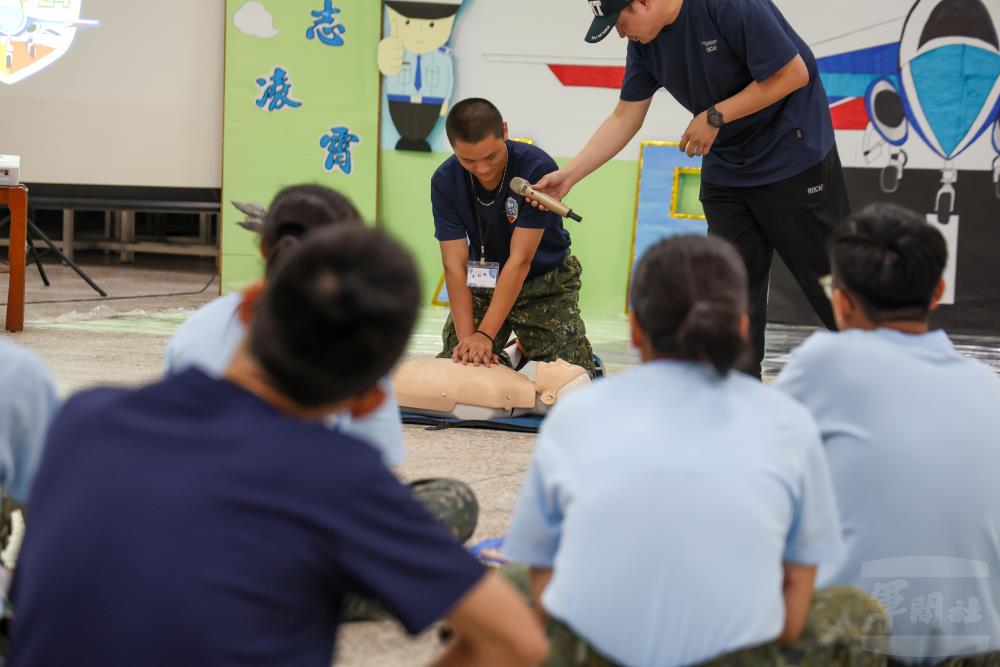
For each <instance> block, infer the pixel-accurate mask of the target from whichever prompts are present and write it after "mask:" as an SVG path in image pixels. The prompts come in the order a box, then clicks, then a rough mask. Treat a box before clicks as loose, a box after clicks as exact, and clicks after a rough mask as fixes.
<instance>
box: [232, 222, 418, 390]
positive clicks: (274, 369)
mask: <svg viewBox="0 0 1000 667" xmlns="http://www.w3.org/2000/svg"><path fill="white" fill-rule="evenodd" d="M419 302H420V287H419V281H418V279H417V270H416V266H415V265H414V262H413V259H412V257H411V256H410V254H409V253H408V252H407V251H406V250H404V249H403V247H402V246H400V245H399V244H398V243H397V242H396V241H394V240H392V239H391V238H390V237H389V236H387V235H386V234H384V233H382V232H379V231H376V230H373V229H369V228H367V227H365V226H364V225H336V226H333V227H330V228H324V229H319V230H315V231H313V232H310V233H309V234H307V235H306V236H305V237H303V239H302V242H301V243H300V244H299V245H298V246H297V247H294V248H291V249H290V250H289V252H287V253H285V254H284V255H283V256H282V257H281V258H280V259H279V260H278V262H277V265H276V267H275V270H274V273H273V275H272V277H271V279H270V280H269V281H268V286H267V289H266V291H265V292H264V295H263V297H262V298H261V301H260V303H259V305H258V306H257V308H256V310H255V312H254V317H253V322H252V324H251V327H250V337H249V345H250V352H251V354H252V355H253V357H254V358H255V359H256V360H257V361H258V363H260V365H261V366H262V367H263V369H264V371H265V372H266V373H267V375H268V376H269V377H270V378H271V380H272V381H273V382H274V384H275V386H276V388H277V389H279V390H280V391H281V392H282V393H284V394H285V395H286V396H288V397H289V398H291V399H292V400H294V401H295V402H296V403H298V404H299V405H301V406H303V407H321V406H325V405H330V404H332V403H335V402H339V401H340V400H343V399H345V398H349V397H352V396H358V395H359V394H361V393H363V392H365V391H367V390H368V389H370V388H371V387H373V386H374V385H375V384H376V382H377V381H378V380H379V378H381V377H382V376H384V375H385V374H386V373H388V372H389V370H390V369H391V368H392V367H393V366H394V365H395V364H396V362H397V361H398V360H399V357H400V356H401V355H402V353H403V349H404V348H405V346H406V342H407V340H408V339H409V337H410V333H411V331H412V330H413V325H414V323H415V321H416V318H417V311H418V308H419Z"/></svg>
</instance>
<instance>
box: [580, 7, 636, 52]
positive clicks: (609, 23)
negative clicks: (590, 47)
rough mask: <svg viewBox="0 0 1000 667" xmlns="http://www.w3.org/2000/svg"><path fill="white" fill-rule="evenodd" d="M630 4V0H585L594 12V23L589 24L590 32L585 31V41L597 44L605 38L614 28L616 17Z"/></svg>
mask: <svg viewBox="0 0 1000 667" xmlns="http://www.w3.org/2000/svg"><path fill="white" fill-rule="evenodd" d="M630 2H632V0H587V4H588V5H589V6H590V9H591V10H592V11H593V12H594V22H593V23H591V24H590V30H589V31H587V41H588V42H590V43H591V44H597V43H598V42H599V41H601V40H602V39H604V38H605V37H607V36H608V33H610V32H611V29H612V28H614V27H615V23H616V22H617V21H618V15H619V14H621V13H622V10H623V9H625V8H626V7H628V3H630Z"/></svg>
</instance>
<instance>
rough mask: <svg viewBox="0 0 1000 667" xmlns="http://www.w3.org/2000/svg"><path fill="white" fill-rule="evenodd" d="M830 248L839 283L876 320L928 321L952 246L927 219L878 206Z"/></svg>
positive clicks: (854, 220) (843, 228)
mask: <svg viewBox="0 0 1000 667" xmlns="http://www.w3.org/2000/svg"><path fill="white" fill-rule="evenodd" d="M829 248H830V264H831V266H832V268H833V277H834V282H835V284H836V285H837V286H838V287H841V288H843V289H845V290H846V291H847V292H848V293H849V294H851V295H852V296H854V297H855V298H856V300H857V301H858V306H860V308H861V309H862V311H863V312H864V313H865V315H866V316H867V317H868V318H869V319H870V320H871V321H872V322H875V323H878V322H886V321H890V320H900V319H920V318H926V317H927V315H928V313H929V312H930V307H931V300H932V299H933V297H934V291H935V289H936V288H937V286H938V283H939V282H940V280H941V276H942V274H943V273H944V268H945V264H946V263H947V261H948V246H947V244H946V243H945V240H944V236H942V234H941V232H939V231H938V230H937V229H935V228H934V227H932V226H931V225H929V224H927V221H926V220H925V219H924V218H923V217H922V216H920V215H918V214H917V213H914V212H913V211H911V210H909V209H906V208H903V207H901V206H896V205H894V204H872V205H871V206H868V207H866V208H865V209H863V210H862V211H860V212H859V213H856V214H854V215H853V216H851V217H850V218H849V219H848V220H847V222H846V223H844V224H843V225H840V226H839V227H837V228H836V229H835V230H834V233H833V236H832V237H831V239H830V245H829Z"/></svg>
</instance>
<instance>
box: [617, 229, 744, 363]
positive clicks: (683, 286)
mask: <svg viewBox="0 0 1000 667" xmlns="http://www.w3.org/2000/svg"><path fill="white" fill-rule="evenodd" d="M631 298H632V311H633V314H634V315H635V319H636V322H637V323H638V324H639V328H640V329H641V330H642V332H643V333H644V334H645V335H646V337H647V338H648V339H649V342H650V345H651V346H652V348H653V351H654V352H655V353H656V354H657V355H659V356H662V357H668V358H671V359H687V360H692V361H700V360H705V361H708V362H709V363H711V364H712V366H714V367H715V369H716V371H718V372H719V374H721V375H725V374H726V373H728V372H729V371H730V370H731V369H732V368H734V367H736V365H737V364H738V363H742V362H743V361H745V356H746V354H747V351H748V345H747V341H746V339H745V338H744V336H743V332H742V318H743V315H744V314H745V313H746V312H747V272H746V266H745V265H744V263H743V260H742V259H741V258H740V256H739V253H737V252H736V249H735V248H734V247H733V246H732V245H730V244H729V243H728V242H727V241H724V240H722V239H720V238H718V237H714V236H710V237H705V236H674V237H671V238H668V239H664V240H663V241H660V242H659V243H657V244H656V245H654V246H653V247H652V248H650V249H649V250H647V251H646V253H645V254H644V255H643V256H642V259H641V260H639V264H638V266H637V267H636V269H635V276H634V278H633V280H632V297H631Z"/></svg>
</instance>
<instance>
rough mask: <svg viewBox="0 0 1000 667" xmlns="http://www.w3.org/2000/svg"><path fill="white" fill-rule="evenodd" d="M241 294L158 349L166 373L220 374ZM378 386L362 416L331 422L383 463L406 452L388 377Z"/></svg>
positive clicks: (237, 325)
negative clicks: (380, 395)
mask: <svg viewBox="0 0 1000 667" xmlns="http://www.w3.org/2000/svg"><path fill="white" fill-rule="evenodd" d="M242 300H243V295H242V294H241V293H239V292H231V293H230V294H227V295H225V296H222V297H219V298H218V299H215V300H214V301H211V302H209V303H207V304H205V305H204V306H202V307H201V308H199V309H198V310H197V311H196V312H195V313H194V314H192V315H191V317H189V318H188V319H187V320H186V321H185V322H184V323H183V324H182V325H181V326H180V328H179V329H177V331H176V333H174V335H173V337H172V338H171V339H170V342H168V343H167V348H166V350H165V351H164V355H163V366H164V372H165V374H166V375H173V374H176V373H179V372H181V371H183V370H185V369H187V368H190V367H192V366H193V367H197V368H200V369H201V370H203V371H204V372H205V373H207V374H208V375H210V376H212V377H222V375H223V374H224V373H225V371H226V369H227V368H228V367H229V363H230V362H231V361H232V358H233V355H234V354H235V353H236V349H237V348H238V347H239V345H240V342H241V341H242V340H243V336H244V335H245V334H246V326H245V325H244V324H243V323H242V322H241V321H240V318H239V315H238V313H237V311H238V310H239V306H240V303H241V302H242ZM380 386H381V387H382V389H384V390H385V392H386V398H385V401H384V402H383V403H382V405H381V406H379V408H378V410H376V411H375V412H373V413H372V414H371V415H369V416H367V417H364V418H361V419H352V418H351V416H350V415H348V414H346V413H345V414H340V415H336V416H334V417H332V418H331V420H330V425H331V427H333V428H338V429H342V430H343V431H344V432H345V433H348V434H349V435H353V436H355V437H357V438H360V439H361V440H364V441H366V442H368V443H370V444H372V445H373V446H374V447H375V448H376V449H378V450H379V451H381V452H382V460H383V461H384V462H385V464H386V465H387V466H395V465H399V464H400V463H402V462H403V459H405V458H406V450H405V448H404V447H403V424H402V421H401V419H400V416H399V403H398V402H397V401H396V394H395V391H394V390H393V386H392V381H391V380H390V379H389V378H384V379H383V380H382V382H381V383H380Z"/></svg>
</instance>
